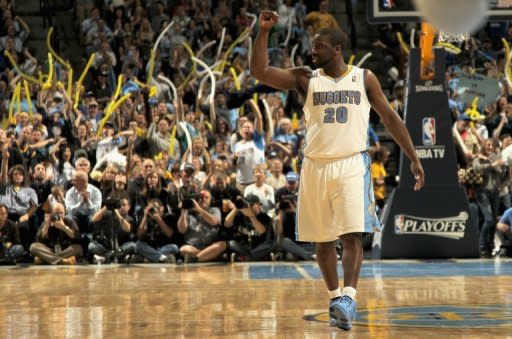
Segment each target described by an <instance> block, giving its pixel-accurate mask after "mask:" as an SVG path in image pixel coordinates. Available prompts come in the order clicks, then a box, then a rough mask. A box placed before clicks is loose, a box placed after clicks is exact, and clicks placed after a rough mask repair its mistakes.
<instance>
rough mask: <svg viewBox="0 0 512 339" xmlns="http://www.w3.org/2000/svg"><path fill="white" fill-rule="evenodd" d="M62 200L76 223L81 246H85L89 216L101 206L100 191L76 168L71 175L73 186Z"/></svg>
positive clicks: (88, 230)
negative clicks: (80, 235)
mask: <svg viewBox="0 0 512 339" xmlns="http://www.w3.org/2000/svg"><path fill="white" fill-rule="evenodd" d="M64 201H65V203H66V207H67V213H68V214H67V215H68V216H69V218H71V219H73V221H75V222H76V224H77V225H78V228H79V230H80V233H81V234H82V239H83V241H84V242H83V246H87V244H88V242H89V239H90V237H91V232H92V227H91V224H90V218H91V217H92V216H93V215H94V213H96V212H98V210H99V209H100V207H101V191H100V190H99V189H98V188H97V187H95V186H93V185H91V184H89V180H88V177H87V174H86V173H85V172H84V171H81V170H77V171H76V172H75V174H74V175H73V186H72V187H71V188H70V189H68V190H67V192H66V195H65V197H64ZM84 249H86V247H84Z"/></svg>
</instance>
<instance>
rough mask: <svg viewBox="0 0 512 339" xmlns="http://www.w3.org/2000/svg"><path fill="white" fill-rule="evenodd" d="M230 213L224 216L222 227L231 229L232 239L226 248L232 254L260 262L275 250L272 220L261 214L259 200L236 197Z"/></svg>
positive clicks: (251, 197) (251, 196) (248, 197)
mask: <svg viewBox="0 0 512 339" xmlns="http://www.w3.org/2000/svg"><path fill="white" fill-rule="evenodd" d="M229 207H230V208H231V211H230V212H229V214H228V215H227V216H226V220H225V221H224V226H225V227H226V228H232V229H233V231H234V232H233V238H232V239H231V240H229V241H228V248H229V250H230V251H232V252H233V253H232V258H231V260H232V261H233V260H234V257H233V254H235V256H236V255H238V256H242V257H246V258H248V259H249V260H262V259H264V258H266V257H268V256H269V255H270V253H271V252H272V251H273V250H274V249H275V246H276V244H275V241H274V237H273V234H274V231H273V229H272V218H270V217H269V216H268V214H266V213H264V212H262V210H261V203H260V199H259V198H258V197H257V196H255V195H249V196H247V197H245V198H243V197H240V196H239V197H237V199H236V200H235V203H234V204H233V203H231V204H230V206H229Z"/></svg>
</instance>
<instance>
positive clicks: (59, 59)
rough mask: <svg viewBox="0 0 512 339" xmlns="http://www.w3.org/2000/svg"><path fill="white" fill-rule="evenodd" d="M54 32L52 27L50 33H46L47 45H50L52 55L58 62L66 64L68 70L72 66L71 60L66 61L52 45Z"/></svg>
mask: <svg viewBox="0 0 512 339" xmlns="http://www.w3.org/2000/svg"><path fill="white" fill-rule="evenodd" d="M52 34H53V27H50V29H49V30H48V34H47V35H46V46H47V47H48V50H49V51H50V53H51V55H53V57H54V58H55V60H57V62H58V63H60V64H61V65H63V66H65V67H66V68H67V69H68V70H69V69H71V66H70V65H69V62H67V61H64V60H63V59H62V58H61V57H60V56H59V55H58V54H57V52H55V50H54V49H53V47H52V44H51V39H52Z"/></svg>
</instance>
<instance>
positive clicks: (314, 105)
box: [251, 11, 424, 330]
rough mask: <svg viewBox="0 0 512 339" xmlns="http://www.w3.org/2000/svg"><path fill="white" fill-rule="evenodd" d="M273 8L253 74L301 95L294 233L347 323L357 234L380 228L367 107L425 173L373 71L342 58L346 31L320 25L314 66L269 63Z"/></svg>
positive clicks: (352, 309)
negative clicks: (312, 248)
mask: <svg viewBox="0 0 512 339" xmlns="http://www.w3.org/2000/svg"><path fill="white" fill-rule="evenodd" d="M277 20H278V14H277V13H276V12H272V11H262V12H261V14H260V17H259V32H258V36H257V37H256V41H255V43H254V48H253V52H252V62H251V72H252V74H253V75H254V76H255V77H256V78H257V79H258V80H259V81H260V82H262V83H265V84H267V85H269V86H272V87H275V88H279V89H285V90H292V89H295V90H298V91H299V93H301V95H302V96H303V97H304V98H305V102H304V114H305V119H306V127H307V132H306V140H305V146H304V162H303V165H302V170H301V183H300V187H299V199H298V210H297V213H298V223H297V238H298V240H300V241H306V242H316V243H317V244H316V253H317V260H318V265H319V266H320V270H321V271H322V275H323V277H324V281H325V284H326V285H327V289H328V294H329V297H330V305H329V316H330V324H331V325H333V326H337V327H339V328H342V329H344V330H349V329H351V328H352V320H353V319H354V318H355V317H356V314H357V313H356V303H355V301H354V300H355V296H356V288H357V282H358V280H359V272H360V269H361V264H362V261H363V249H362V243H361V235H362V232H372V231H373V230H375V229H376V228H377V227H378V226H379V222H378V219H377V217H376V215H375V202H374V196H373V189H372V186H371V177H370V171H369V169H370V157H369V156H368V153H367V151H366V150H367V148H368V144H367V139H368V126H369V122H368V120H369V112H370V107H373V108H374V109H375V111H377V113H378V114H379V116H380V118H381V120H382V122H383V123H384V125H385V126H386V128H387V129H388V131H389V132H390V133H391V135H392V136H393V139H395V141H396V142H397V143H398V144H399V145H400V146H401V147H402V149H403V151H404V153H405V155H406V156H407V157H408V158H409V160H410V161H411V171H412V172H413V174H414V176H415V179H416V183H415V185H414V190H419V189H421V188H422V187H423V183H424V173H423V168H422V166H421V163H420V160H419V159H418V156H417V155H416V152H415V150H414V146H413V144H412V141H411V138H410V136H409V133H408V132H407V129H406V127H405V124H404V123H403V121H402V120H401V119H400V117H399V116H398V114H397V113H396V112H395V111H394V110H393V109H392V108H391V105H390V104H389V103H388V101H387V99H386V97H385V96H384V93H383V92H382V89H381V86H380V83H379V81H378V80H377V77H376V76H375V75H374V74H373V73H372V72H371V71H369V70H365V69H361V68H358V67H353V66H348V65H346V64H345V62H344V61H343V55H342V48H343V46H344V41H345V39H344V38H345V35H344V33H343V32H342V31H340V30H339V29H323V30H320V31H319V33H318V34H316V35H315V37H314V38H313V41H312V57H313V63H314V64H315V66H316V67H318V68H317V69H316V70H314V71H312V70H311V69H309V68H293V69H279V68H275V67H270V66H269V65H268V55H267V43H268V37H269V31H270V29H271V28H272V27H273V26H274V25H275V24H276V23H277ZM338 237H339V238H340V239H341V242H342V245H343V257H342V265H343V272H344V277H343V280H344V288H343V290H342V291H341V290H340V288H339V284H338V273H337V269H336V265H337V257H336V240H337V239H338Z"/></svg>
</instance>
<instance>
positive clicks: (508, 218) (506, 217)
mask: <svg viewBox="0 0 512 339" xmlns="http://www.w3.org/2000/svg"><path fill="white" fill-rule="evenodd" d="M500 224H505V225H508V226H512V208H509V209H507V210H506V211H505V213H503V215H502V216H501V219H500Z"/></svg>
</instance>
